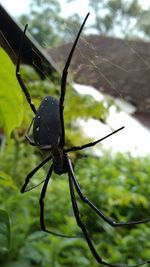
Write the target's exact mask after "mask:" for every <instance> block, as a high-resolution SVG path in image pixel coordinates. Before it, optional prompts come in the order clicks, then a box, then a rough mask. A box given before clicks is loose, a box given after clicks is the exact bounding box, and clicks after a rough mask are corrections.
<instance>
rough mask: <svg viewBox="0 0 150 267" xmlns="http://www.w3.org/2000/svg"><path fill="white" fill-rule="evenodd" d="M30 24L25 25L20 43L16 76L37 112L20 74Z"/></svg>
mask: <svg viewBox="0 0 150 267" xmlns="http://www.w3.org/2000/svg"><path fill="white" fill-rule="evenodd" d="M27 27H28V25H27V24H26V26H25V29H24V32H23V35H22V38H21V43H20V48H19V53H18V58H17V64H16V77H17V79H18V82H19V84H20V86H21V88H22V90H23V92H24V94H25V96H26V99H27V101H28V103H29V105H30V107H31V109H32V111H33V112H34V113H35V114H36V108H35V106H34V104H33V103H32V101H31V96H30V94H29V92H28V89H27V87H26V85H25V83H24V81H23V79H22V77H21V74H20V58H21V53H22V48H23V43H24V39H25V33H26V29H27Z"/></svg>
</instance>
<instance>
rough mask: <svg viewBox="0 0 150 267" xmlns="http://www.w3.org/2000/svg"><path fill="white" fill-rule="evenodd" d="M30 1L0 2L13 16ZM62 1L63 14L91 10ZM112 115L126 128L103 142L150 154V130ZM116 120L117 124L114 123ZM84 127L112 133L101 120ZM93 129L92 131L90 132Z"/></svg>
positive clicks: (146, 2) (94, 132) (145, 0)
mask: <svg viewBox="0 0 150 267" xmlns="http://www.w3.org/2000/svg"><path fill="white" fill-rule="evenodd" d="M30 2H31V0H0V4H2V5H3V7H4V8H5V9H6V10H7V11H8V12H9V13H10V14H11V15H12V16H13V17H15V16H19V15H21V14H25V13H29V4H30ZM140 2H141V3H142V4H143V6H144V8H145V9H146V8H148V6H150V1H149V0H140ZM60 3H61V6H62V15H63V16H68V15H71V14H72V13H74V12H77V13H79V14H80V16H81V17H83V18H84V17H85V14H86V13H87V12H89V11H90V10H89V8H88V4H87V3H88V1H87V0H84V1H82V8H81V0H76V1H74V2H73V3H70V4H66V3H65V0H60ZM90 17H92V16H90ZM89 19H90V18H89ZM86 90H87V89H86ZM112 117H113V118H110V120H109V125H110V126H111V127H113V128H114V129H117V128H120V127H121V126H123V125H124V126H125V129H124V130H122V131H121V132H120V133H117V134H116V135H114V136H112V137H110V138H108V139H107V140H106V141H104V142H103V143H105V144H106V147H113V148H118V149H119V150H120V151H126V150H131V151H133V150H134V151H136V153H137V154H140V155H144V154H150V132H149V131H148V130H146V129H145V128H144V127H142V126H141V125H140V124H139V123H138V122H137V121H135V120H133V119H132V118H131V117H130V118H129V116H128V115H127V114H125V113H122V114H121V116H120V117H119V116H118V115H115V114H113V113H112ZM116 122H117V125H116V124H115V125H114V123H116ZM82 127H84V129H85V132H86V133H87V132H88V133H89V135H90V136H91V137H93V138H96V139H97V138H98V139H99V138H101V137H103V136H105V135H107V134H109V133H110V129H109V128H107V129H106V128H105V129H103V128H102V125H100V122H94V121H93V120H91V121H90V122H89V124H85V123H82ZM91 129H92V133H91V134H90V132H91ZM115 150H117V149H115Z"/></svg>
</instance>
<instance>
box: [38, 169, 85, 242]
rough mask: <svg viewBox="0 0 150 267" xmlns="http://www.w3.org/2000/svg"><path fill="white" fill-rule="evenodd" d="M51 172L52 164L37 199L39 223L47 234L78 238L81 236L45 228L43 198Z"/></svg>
mask: <svg viewBox="0 0 150 267" xmlns="http://www.w3.org/2000/svg"><path fill="white" fill-rule="evenodd" d="M52 172H53V164H52V165H51V167H50V169H49V171H48V174H47V177H46V179H45V181H44V185H43V188H42V191H41V196H40V200H39V203H40V225H41V229H42V230H43V231H44V232H46V233H49V234H52V235H55V236H59V237H65V238H79V237H81V236H69V235H63V234H60V233H54V232H52V231H49V230H47V229H46V226H45V220H44V198H45V195H46V190H47V186H48V183H49V180H50V177H51V175H52Z"/></svg>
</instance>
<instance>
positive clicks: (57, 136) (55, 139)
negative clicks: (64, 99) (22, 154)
mask: <svg viewBox="0 0 150 267" xmlns="http://www.w3.org/2000/svg"><path fill="white" fill-rule="evenodd" d="M61 136H62V126H61V120H60V111H59V101H58V100H57V99H56V98H54V97H52V96H46V97H45V98H44V99H43V101H42V102H41V104H40V106H39V108H38V110H37V113H36V116H35V119H34V122H33V139H34V142H35V144H36V145H37V146H39V147H40V148H41V149H51V147H52V146H59V144H60V140H61Z"/></svg>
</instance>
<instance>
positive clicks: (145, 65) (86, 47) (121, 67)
mask: <svg viewBox="0 0 150 267" xmlns="http://www.w3.org/2000/svg"><path fill="white" fill-rule="evenodd" d="M67 29H68V31H71V29H69V28H68V27H67ZM77 31H78V28H77V30H76V32H77ZM73 32H74V30H73ZM71 33H72V31H71ZM74 36H76V34H75V33H74ZM108 39H109V41H113V39H112V38H108ZM103 40H104V41H106V37H103ZM118 42H119V45H120V47H121V48H122V50H121V48H120V47H119V49H120V50H119V51H123V52H122V53H121V52H120V53H118V51H117V53H116V51H115V53H114V52H113V55H112V54H111V53H112V51H109V49H108V50H107V54H104V49H101V47H100V49H99V50H98V49H97V47H96V45H94V44H93V43H92V42H91V41H90V40H89V39H88V38H86V37H81V38H80V41H79V44H78V46H77V49H76V51H75V54H74V56H73V60H72V64H71V75H70V76H73V79H74V78H75V80H77V81H80V79H81V81H82V75H83V77H84V74H85V71H87V75H86V77H84V78H85V79H84V83H85V82H87V84H88V85H89V84H90V85H91V86H94V85H95V83H96V81H95V77H98V81H99V87H98V88H97V87H96V86H95V87H96V88H97V89H98V90H100V91H102V92H103V93H104V94H109V95H112V96H114V97H117V98H119V99H121V100H125V101H126V102H127V101H128V100H130V99H131V97H130V90H129V89H131V87H130V86H129V87H128V86H127V87H125V86H124V83H125V82H128V83H129V82H130V81H131V80H132V77H133V80H135V81H136V83H135V84H137V83H138V82H139V83H140V84H142V80H141V76H140V75H139V74H140V73H142V75H143V77H144V75H145V76H146V77H147V75H148V74H149V72H150V63H149V62H150V59H149V58H147V57H146V56H144V55H143V53H141V52H139V51H138V50H137V49H136V47H135V45H133V43H132V42H128V41H126V40H118ZM110 44H111V42H109V45H110ZM71 45H72V44H70V46H69V47H71ZM146 46H148V44H146ZM113 49H115V48H113ZM101 50H103V53H102V51H101ZM58 51H59V50H57V49H56V54H54V53H53V52H54V50H53V49H52V50H51V52H50V55H51V56H52V57H53V60H54V62H56V63H57V65H58V66H59V69H60V70H61V71H62V69H63V66H64V64H65V62H66V59H67V56H68V51H70V50H69V49H68V46H67V47H66V49H64V50H60V51H61V55H63V57H60V58H59V55H60V52H58ZM62 51H64V53H63V52H62ZM87 51H88V53H87ZM124 53H125V55H126V57H124ZM132 55H134V57H135V59H136V60H135V62H136V64H134V67H132V62H131V60H130V59H131V57H132ZM116 57H117V60H116ZM78 60H79V61H78ZM107 70H109V73H108V72H107ZM90 74H91V75H90ZM70 76H69V79H70V80H71V77H70ZM120 76H121V79H120ZM128 76H129V77H130V79H129V80H128V79H127V77H128ZM138 76H139V77H138ZM87 77H88V79H87ZM117 77H118V79H117ZM122 78H124V80H122ZM117 83H119V86H118V84H117ZM121 84H122V86H121ZM141 88H142V86H141ZM124 90H128V94H126V91H124ZM66 93H67V92H66ZM146 93H147V95H145V93H143V91H142V89H141V91H140V95H139V96H138V99H140V97H142V95H143V94H144V98H146V97H147V99H149V95H148V90H147V91H146ZM137 94H139V91H138V92H137ZM129 102H130V101H129ZM148 103H149V102H148ZM147 110H149V104H147V105H145V106H142V112H144V111H146V112H147ZM119 123H120V121H119ZM122 124H123V125H124V121H122ZM122 124H121V125H118V127H120V126H122ZM125 127H126V125H125ZM128 131H129V133H130V134H131V136H132V132H133V131H134V125H133V126H132V128H130V129H129V128H128ZM104 135H105V134H104ZM139 138H141V137H139ZM142 139H143V140H144V137H142ZM117 141H118V137H117ZM106 142H107V141H106ZM125 143H126V145H127V146H128V140H127V138H126V137H125ZM78 178H79V179H80V177H78ZM55 179H61V183H62V178H60V177H55V178H54V180H53V179H52V181H54V182H55ZM116 179H117V178H116ZM67 182H68V181H67V179H66V183H67ZM80 183H81V188H82V189H83V190H84V194H85V195H86V196H88V197H89V198H90V193H89V191H88V186H87V187H86V186H85V184H84V181H80ZM90 183H92V178H91V177H90V178H89V183H88V185H89V186H90ZM50 186H51V183H50ZM57 186H58V189H57V188H56V187H55V186H54V188H55V189H56V190H57V196H58V195H59V194H58V193H62V192H61V190H60V188H61V186H60V185H59V181H58V183H57ZM62 188H63V186H62ZM50 192H51V190H50V191H49V193H50ZM63 194H64V192H63ZM66 194H69V191H67V193H66ZM76 197H77V199H78V203H79V208H80V210H81V218H82V220H83V221H84V223H85V224H86V226H87V229H88V230H89V233H90V236H91V237H92V238H93V240H94V241H95V243H96V244H97V247H99V239H98V238H97V236H98V235H99V236H102V237H101V238H106V236H107V243H108V242H110V243H113V242H114V241H113V238H114V235H116V237H117V241H116V243H115V244H114V248H115V250H117V249H118V250H120V246H121V243H122V242H126V231H124V230H122V229H118V228H117V229H112V228H111V227H110V226H109V225H108V224H107V223H105V222H104V221H103V220H102V219H100V218H99V217H98V216H97V215H95V213H94V212H93V211H92V210H91V209H90V208H89V207H87V206H86V205H85V204H83V203H82V202H81V201H80V199H79V197H78V196H77V195H76ZM47 199H48V201H49V202H48V209H46V213H48V210H49V207H53V206H54V203H55V205H56V204H57V199H50V198H47ZM47 199H45V203H46V205H47ZM116 201H117V200H116ZM108 205H109V201H108ZM56 206H57V205H56ZM58 208H60V203H59V202H58ZM98 208H99V209H101V203H99V206H98ZM135 208H136V207H134V208H132V207H130V208H129V210H128V211H129V212H131V210H132V209H135ZM56 209H57V208H56ZM137 209H139V208H137ZM70 210H71V205H70V209H69V211H68V212H70ZM139 210H140V209H139ZM126 211H127V210H126ZM105 212H106V214H107V215H108V216H110V214H111V212H109V206H108V207H107V208H106V210H105ZM60 213H61V209H60ZM62 217H63V220H64V226H65V223H66V221H65V218H66V217H65V215H64V216H62ZM73 217H74V215H73V212H71V214H70V218H72V219H71V220H74V219H73ZM114 217H115V215H114ZM57 219H58V218H54V222H53V226H55V221H57ZM59 219H60V218H59ZM123 219H124V220H125V218H123ZM142 219H144V218H142ZM95 222H96V223H95ZM61 223H62V222H60V224H61ZM137 228H138V229H141V231H139V233H140V234H141V235H142V231H143V230H142V229H143V228H142V225H140V226H138V227H135V231H136V229H137ZM93 229H96V234H94V230H93ZM58 230H59V231H54V232H63V230H64V229H62V228H60V229H58ZM65 230H66V232H65V234H67V235H68V234H69V235H74V233H71V232H70V231H68V229H67V227H66V229H65ZM103 230H104V231H105V233H107V235H106V236H104V235H103V234H102V232H103ZM74 231H75V232H76V231H78V230H77V229H74ZM140 234H138V236H137V240H136V242H141V246H142V247H148V246H149V244H145V243H146V241H147V240H146V241H145V240H144V242H143V243H142V241H143V240H142V241H141V239H140ZM122 240H124V241H122ZM104 241H105V240H104ZM131 241H132V240H131ZM133 246H134V244H133ZM101 249H102V255H105V257H106V254H107V256H108V258H109V251H106V247H105V242H104V244H103V245H102V248H101ZM147 249H149V247H148V248H147ZM141 254H142V253H141ZM139 256H140V255H139Z"/></svg>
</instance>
